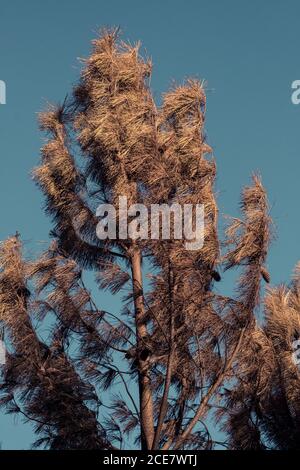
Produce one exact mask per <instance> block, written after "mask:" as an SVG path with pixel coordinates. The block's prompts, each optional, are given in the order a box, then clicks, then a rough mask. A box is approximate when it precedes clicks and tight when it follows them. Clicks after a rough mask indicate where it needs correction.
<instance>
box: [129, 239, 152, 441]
mask: <svg viewBox="0 0 300 470" xmlns="http://www.w3.org/2000/svg"><path fill="white" fill-rule="evenodd" d="M141 262H142V259H141V252H140V250H139V248H137V247H134V249H133V254H132V256H131V271H132V282H133V295H134V309H135V322H136V337H137V351H138V352H139V351H141V350H142V348H143V344H144V338H145V337H146V336H147V328H146V325H145V322H144V319H143V316H144V312H145V307H144V299H143V279H142V269H141ZM138 381H139V400H140V422H141V447H142V450H150V449H151V448H152V443H153V438H154V415H153V397H152V390H151V383H150V377H149V367H148V365H147V360H146V361H143V360H142V359H141V358H140V357H138Z"/></svg>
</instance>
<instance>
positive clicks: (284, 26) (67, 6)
mask: <svg viewBox="0 0 300 470" xmlns="http://www.w3.org/2000/svg"><path fill="white" fill-rule="evenodd" d="M299 18H300V2H299V1H298V0H285V1H283V0H276V1H274V0H264V1H263V2H262V1H261V0H252V1H251V2H249V1H248V0H226V1H222V0H209V1H208V0H207V1H203V0H185V1H182V0H181V1H180V0H171V1H170V0H164V1H159V0H152V1H151V2H148V1H146V0H139V1H137V0H127V1H126V2H124V1H121V0H109V1H104V0H97V1H96V0H85V1H82V0H59V1H58V0H51V1H50V0H44V1H43V2H41V1H37V0H27V1H26V2H24V1H22V0H9V1H8V0H1V1H0V80H2V81H4V82H5V83H6V104H5V105H0V159H1V164H0V215H1V223H0V240H4V239H5V238H7V237H8V236H9V235H12V234H15V232H16V230H18V231H19V232H20V234H21V236H22V238H23V240H25V241H26V243H27V244H28V246H30V247H31V249H32V250H33V251H34V250H39V249H40V248H43V247H45V246H46V245H47V240H48V234H49V230H50V227H51V223H50V221H49V219H48V218H47V216H46V215H45V214H44V212H43V210H42V206H43V198H42V195H41V194H40V192H39V191H38V189H37V188H36V187H35V186H34V184H33V182H32V180H31V177H30V172H31V170H32V168H33V167H34V166H36V165H37V164H38V161H39V150H40V147H41V146H42V144H43V136H42V135H41V133H40V132H39V129H38V124H37V113H38V112H39V111H41V110H42V109H43V108H45V106H46V104H47V102H59V101H63V99H64V97H65V96H66V94H67V93H68V92H70V91H71V88H72V86H73V84H74V83H75V82H76V80H77V79H78V76H79V73H80V68H81V66H80V62H79V60H78V58H82V57H86V56H87V55H88V54H89V51H90V41H91V40H92V39H93V38H94V37H95V36H96V35H97V32H98V31H99V29H100V28H102V27H105V26H120V27H121V30H122V32H123V38H124V39H126V40H130V41H131V42H136V41H138V40H140V41H141V42H142V46H143V48H144V50H145V53H146V54H147V55H148V56H150V57H151V58H152V61H153V76H152V80H151V87H152V90H153V93H154V96H155V98H156V99H157V101H158V102H159V101H160V96H161V93H162V92H164V91H166V90H167V89H168V87H169V86H170V85H172V84H173V83H174V82H175V83H181V82H182V81H184V79H186V78H188V77H191V76H192V77H196V78H199V79H204V80H205V81H206V90H207V119H206V131H207V138H208V143H209V144H210V145H211V146H212V147H213V150H214V156H215V158H216V162H217V168H218V177H217V182H216V191H217V197H218V203H219V209H220V216H221V219H222V220H223V216H225V215H232V216H238V214H239V212H238V207H239V194H240V191H241V188H242V187H243V185H245V184H248V183H249V181H250V176H251V174H252V173H253V172H254V171H259V172H260V174H261V176H262V179H263V182H264V185H265V187H266V189H267V191H268V195H269V200H270V207H271V216H272V217H273V220H274V224H275V233H276V237H274V242H273V244H272V248H271V251H270V255H269V258H268V267H269V270H270V272H271V282H272V284H278V283H281V282H284V281H287V280H288V279H289V278H290V275H291V272H292V270H293V267H294V265H295V264H296V262H297V261H298V259H299V248H298V240H299V234H300V222H299V216H298V213H299V187H298V186H299V185H298V181H299V175H300V159H299V157H300V132H299V129H300V105H298V106H297V105H294V104H293V103H292V101H291V94H292V90H291V84H292V82H293V81H294V80H298V79H300V58H299ZM221 225H222V224H221ZM231 281H232V276H231V275H228V277H226V276H225V278H224V281H223V284H222V286H221V287H220V288H221V289H224V290H226V289H228V290H230V289H231ZM106 302H107V303H108V304H109V303H112V300H111V298H107V299H106ZM111 306H112V307H114V305H111ZM32 440H33V436H32V431H31V428H30V426H29V425H23V424H22V422H21V421H20V420H17V421H15V420H14V419H13V418H11V417H7V416H4V415H2V414H0V443H1V444H2V448H3V449H26V448H29V446H30V443H31V442H32Z"/></svg>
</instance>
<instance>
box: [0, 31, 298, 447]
mask: <svg viewBox="0 0 300 470" xmlns="http://www.w3.org/2000/svg"><path fill="white" fill-rule="evenodd" d="M151 69H152V66H151V63H150V61H149V60H145V59H144V58H143V57H142V56H141V55H140V52H139V45H136V46H131V45H129V44H126V43H124V42H122V41H121V40H120V39H119V36H118V32H117V31H115V30H114V31H105V32H103V33H102V34H101V35H100V36H99V38H97V39H96V40H95V41H94V42H93V50H92V53H91V55H90V56H89V57H88V58H87V59H86V60H85V61H84V67H83V71H82V74H81V78H80V81H79V84H78V85H77V86H76V87H75V88H74V90H73V94H72V97H70V98H67V99H66V100H65V101H64V103H63V104H62V105H59V106H50V107H49V109H48V110H46V111H45V112H43V113H41V115H40V124H41V129H42V130H43V131H44V132H45V134H46V142H45V145H44V146H43V148H42V150H41V163H40V165H39V166H38V167H37V168H36V169H35V170H34V172H33V175H34V179H35V181H36V183H37V184H38V185H39V187H40V188H41V190H42V192H43V193H44V195H45V209H46V212H47V213H48V214H49V215H50V216H51V218H52V221H53V224H54V226H53V230H52V231H51V238H52V241H51V243H50V246H49V248H48V249H47V250H46V251H45V253H43V254H42V255H40V256H38V257H37V259H35V260H32V259H28V258H27V257H26V256H25V257H24V256H23V255H22V243H21V240H20V237H19V235H18V234H17V235H16V236H15V237H11V238H9V239H8V240H6V241H4V242H2V244H1V247H0V322H1V325H2V326H3V327H4V331H5V340H6V343H7V354H6V356H7V357H6V363H5V365H4V366H3V367H2V383H1V404H2V406H3V407H4V408H5V409H6V411H7V412H10V413H16V414H21V415H22V416H23V417H24V419H26V420H29V421H31V422H33V423H34V426H35V432H36V433H37V435H38V436H39V438H38V440H37V441H36V442H35V445H36V446H44V447H46V448H51V449H78V448H84V449H91V448H94V449H113V448H119V447H120V446H124V445H125V444H124V436H127V437H126V439H127V441H126V443H127V444H126V445H130V446H131V447H137V448H141V449H148V450H150V449H165V450H168V449H188V448H191V449H212V448H214V447H215V446H216V444H217V443H216V442H215V441H216V439H215V438H214V436H213V435H212V433H211V429H210V428H211V426H210V424H211V422H212V417H213V415H215V416H217V418H219V419H220V420H221V424H223V425H224V423H226V428H227V430H229V439H228V442H227V443H224V445H225V446H227V445H230V446H232V447H233V448H240V447H242V448H248V447H255V448H256V447H257V448H260V447H261V445H262V440H261V439H260V437H259V436H258V435H257V433H258V431H259V427H258V426H257V425H256V424H255V425H253V426H252V424H251V422H252V421H251V420H252V418H253V408H252V401H251V400H252V398H253V400H256V401H257V400H258V401H259V400H262V399H263V398H262V397H263V393H267V392H266V390H267V388H268V380H269V379H268V375H267V374H268V373H269V372H270V373H274V370H275V369H272V371H270V370H269V369H271V368H272V366H271V362H269V360H268V357H269V356H270V357H271V356H272V354H273V352H272V351H273V350H272V351H271V349H272V348H271V346H270V343H272V342H274V348H275V345H276V348H277V350H278V351H279V350H280V351H281V352H280V353H278V352H277V353H274V360H275V358H276V360H278V354H283V355H284V353H283V352H282V350H281V349H280V348H281V345H280V344H279V343H278V341H277V340H276V338H277V336H276V335H277V334H278V331H277V330H278V329H279V331H280V334H283V335H285V334H287V331H286V330H284V328H287V329H288V331H289V332H290V329H291V328H292V327H291V328H290V327H288V326H286V325H285V326H280V325H281V323H280V321H281V322H283V323H284V320H283V319H282V318H281V317H280V315H279V313H278V311H279V310H280V308H281V307H280V305H281V304H280V302H283V303H284V302H285V303H286V302H288V303H289V305H293V307H292V306H289V307H288V309H292V310H293V309H294V310H296V308H297V307H296V304H297V298H298V297H297V295H298V294H297V292H298V290H297V289H298V287H297V286H298V284H297V282H296V281H295V282H294V284H293V287H292V291H291V292H292V294H290V297H289V300H287V297H286V294H285V291H284V292H283V291H282V290H278V291H277V290H276V289H275V290H273V291H272V290H271V291H269V293H268V295H267V297H266V301H265V302H266V312H267V324H266V326H265V327H259V326H258V324H257V320H256V311H257V309H258V307H259V305H260V304H261V300H260V287H261V282H264V281H267V282H268V281H269V274H268V272H267V270H266V266H265V264H266V257H267V252H268V246H269V241H270V224H271V220H270V217H269V209H268V203H267V198H266V193H265V191H264V188H263V186H262V183H261V181H260V179H259V178H258V177H257V176H255V177H254V178H253V183H252V185H251V186H250V187H248V188H246V189H245V190H244V193H243V197H242V212H243V219H241V220H238V219H234V221H233V223H232V225H231V226H230V228H229V229H228V237H227V241H226V243H227V244H228V245H229V246H230V248H229V250H228V252H227V254H226V255H225V258H224V259H222V256H221V254H220V241H219V235H218V209H217V203H216V198H215V193H214V182H215V177H216V164H215V161H214V159H213V158H212V156H211V153H212V149H211V148H210V147H209V145H208V144H207V142H206V140H205V131H204V120H205V106H206V97H205V92H204V87H203V84H202V83H200V82H198V81H196V80H188V81H186V83H184V84H183V85H181V86H177V87H174V88H172V89H171V90H170V91H168V92H167V93H165V94H164V96H163V99H162V104H161V105H160V106H157V105H156V104H155V102H154V99H153V97H152V93H151V90H150V86H149V83H150V77H151ZM120 196H123V197H126V198H127V203H128V205H136V206H135V208H136V213H135V214H129V222H130V225H131V227H133V229H132V230H133V233H134V234H135V236H133V237H129V236H128V235H127V236H123V237H116V238H114V239H112V238H109V237H107V238H105V239H100V238H99V237H98V235H97V225H98V223H99V219H98V217H97V215H96V213H97V207H98V206H99V205H100V204H111V205H113V206H114V207H115V208H116V223H117V227H116V228H117V233H119V229H120V215H121V211H120V210H119V205H118V202H119V197H120ZM140 204H143V205H144V207H146V208H147V209H150V208H151V207H152V205H155V204H156V205H162V204H164V205H165V207H171V206H172V204H179V205H180V207H183V205H184V204H190V205H193V206H195V205H197V204H199V205H200V204H202V205H203V206H204V213H205V218H204V244H203V246H202V247H201V248H200V247H198V248H197V249H194V250H188V249H187V248H186V242H187V236H186V234H185V236H184V237H183V238H182V239H178V237H175V235H174V234H175V228H176V220H175V218H173V219H172V218H171V227H170V228H171V229H173V230H170V236H169V237H168V239H163V238H162V237H160V238H159V239H158V240H157V239H152V238H151V237H149V236H148V235H149V233H144V232H142V229H141V214H140V213H139V211H140V207H141V206H139V205H140ZM177 222H178V221H177ZM149 230H150V229H149ZM222 262H224V263H225V268H227V269H231V268H235V267H242V269H243V270H244V272H243V274H242V277H241V280H240V282H239V286H238V295H237V297H236V298H229V297H226V296H223V295H221V294H220V293H218V292H217V291H216V290H215V289H214V284H215V282H218V281H220V280H221V276H220V273H219V271H220V265H221V264H222ZM88 270H90V271H93V272H94V273H95V277H96V280H97V283H98V287H99V289H100V290H101V291H104V290H105V289H110V291H111V292H112V294H113V295H115V296H116V297H117V298H118V299H120V298H121V300H122V303H123V307H122V309H121V311H120V312H111V311H106V310H104V309H103V308H101V305H97V302H96V301H95V299H94V298H93V293H92V292H93V290H92V289H91V288H89V286H87V285H86V282H85V272H86V271H88ZM146 276H148V279H147V278H146ZM122 293H123V294H122ZM284 299H285V300H284ZM276 309H277V310H276ZM278 309H279V310H278ZM285 312H287V310H285ZM286 315H287V316H288V313H286ZM295 315H296V314H295ZM291 318H292V317H291ZM293 318H294V317H293ZM295 318H296V317H295ZM274 319H275V320H274ZM289 321H291V323H293V322H294V320H289ZM274 322H275V323H274ZM49 324H50V325H51V326H50V327H49ZM275 324H276V326H274V325H275ZM43 325H44V326H45V325H46V326H47V331H48V332H49V333H48V334H46V335H45V334H42V326H43ZM296 329H297V328H296ZM283 331H284V333H283ZM288 344H289V343H288ZM259 348H261V349H259ZM278 348H279V349H278ZM272 357H273V356H272ZM272 360H273V359H272ZM284 360H285V359H284V357H283V358H282V361H284ZM289 367H290V368H291V370H292V371H293V374H294V375H295V374H296V375H297V373H298V372H296V370H295V368H293V366H292V365H291V363H290V362H289ZM262 370H263V371H264V372H261V371H262ZM277 370H278V369H277ZM285 372H286V373H288V372H287V371H285ZM261 373H263V379H258V377H259V376H260V375H259V374H261ZM296 375H295V377H296ZM254 376H255V377H256V378H257V380H260V385H259V387H260V388H257V389H254V388H253V387H252V385H253V384H252V381H253V377H254ZM277 379H278V380H279V381H280V380H281V379H280V378H277ZM295 380H296V379H295ZM297 380H298V376H297ZM280 383H281V382H280ZM274 386H275V385H274ZM261 387H262V388H261ZM286 387H292V388H293V386H292V385H291V384H290V385H289V386H286ZM276 390H277V389H276ZM285 390H286V389H285ZM117 392H118V393H117ZM274 393H275V392H274ZM276 393H277V392H276ZM280 393H281V392H280ZM280 393H279V392H278V395H276V394H275V395H276V397H275V398H274V400H278V406H280V400H282V399H283V395H281V394H280ZM275 395H274V396H275ZM292 395H293V390H291V391H290V395H289V400H290V399H291V400H293V398H291V397H292ZM268 396H269V395H268ZM244 399H245V400H246V403H245V404H244ZM250 402H251V406H250ZM264 403H265V402H264ZM268 403H269V402H268ZM295 403H296V398H295ZM264 406H265V405H264ZM268 406H269V408H268V410H267V411H266V410H264V412H266V418H265V420H264V421H261V422H262V427H263V428H264V430H265V431H264V432H266V433H268V436H269V439H270V440H272V442H276V443H278V445H279V446H281V444H280V442H281V441H280V439H281V437H280V436H279V435H278V434H276V432H277V431H276V430H275V428H273V427H272V426H271V425H270V427H269V428H268V430H266V429H267V424H266V423H267V420H268V419H269V415H268V413H269V414H272V410H271V407H270V404H269V405H268ZM260 412H261V411H260ZM257 419H261V418H260V417H258V415H257ZM282 439H284V438H283V437H282ZM128 443H129V444H128Z"/></svg>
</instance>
